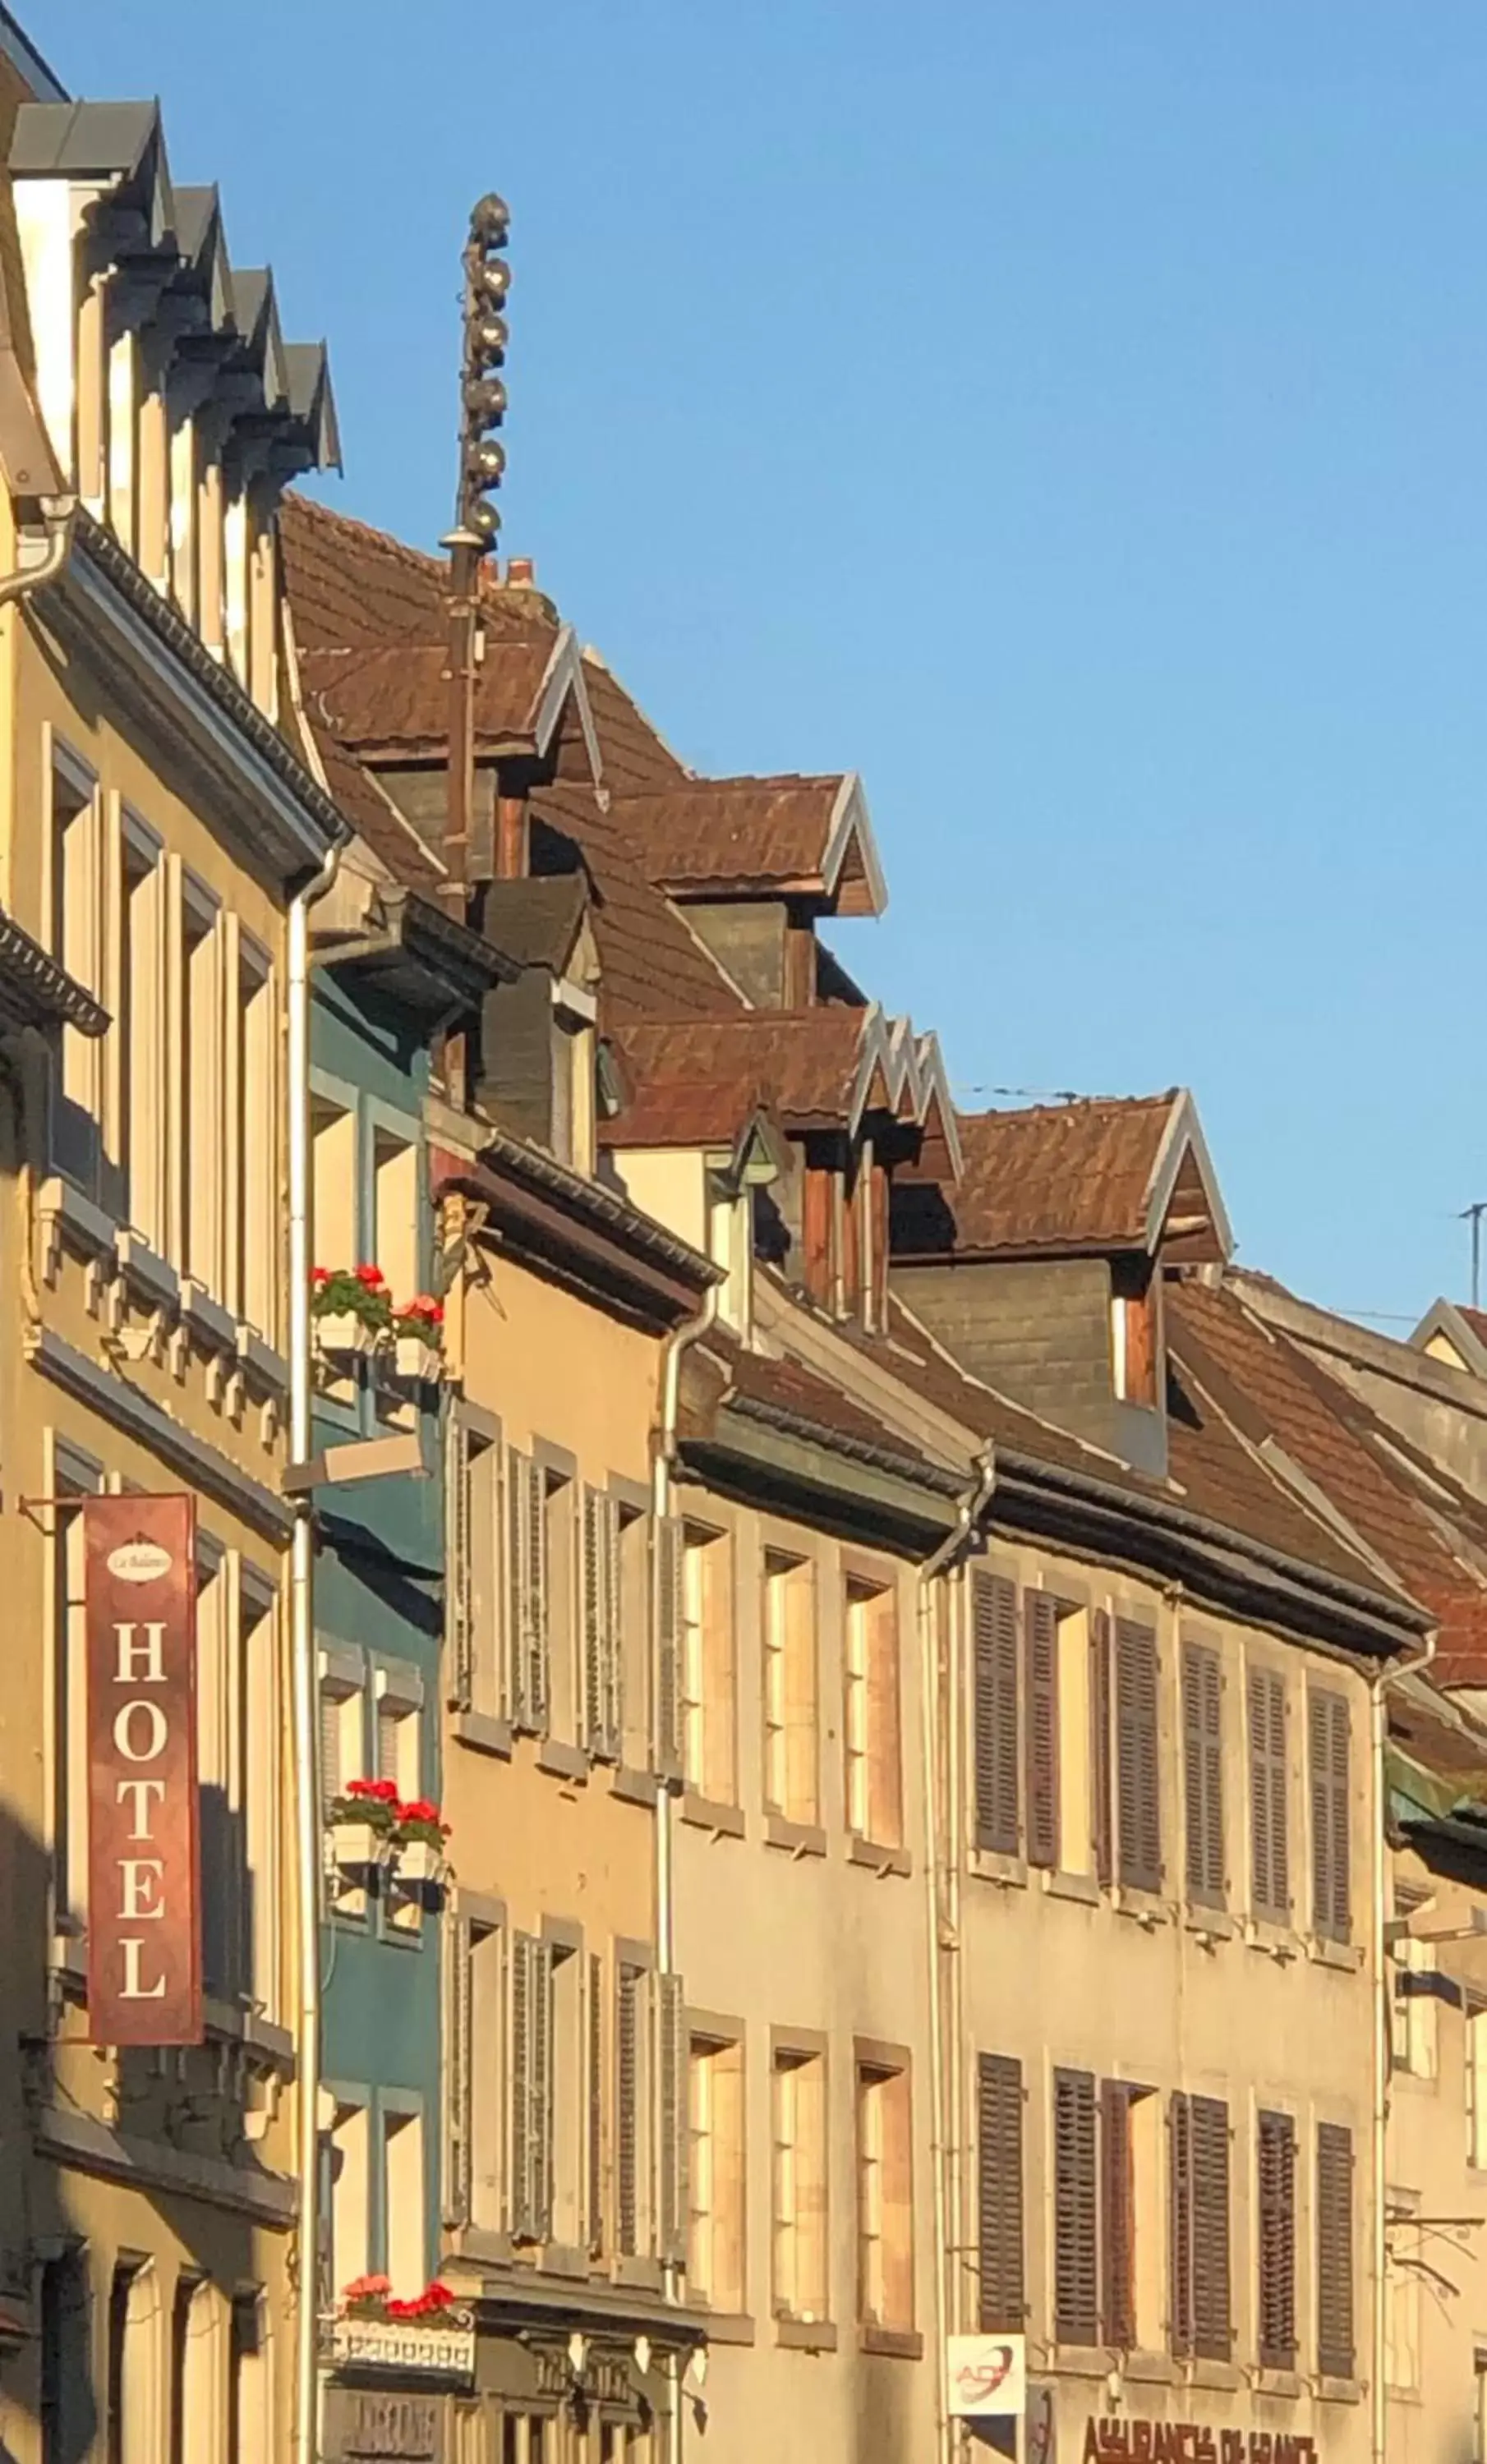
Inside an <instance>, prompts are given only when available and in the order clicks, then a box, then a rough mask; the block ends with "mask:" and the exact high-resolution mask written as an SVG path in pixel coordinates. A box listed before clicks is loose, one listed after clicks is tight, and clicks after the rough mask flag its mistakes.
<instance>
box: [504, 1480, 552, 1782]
mask: <svg viewBox="0 0 1487 2464" xmlns="http://www.w3.org/2000/svg"><path fill="white" fill-rule="evenodd" d="M546 1505H547V1487H546V1481H545V1479H544V1474H543V1469H542V1465H541V1464H540V1463H533V1461H532V1459H531V1457H530V1456H529V1455H521V1454H516V1453H512V1454H510V1455H508V1457H507V1461H506V1573H507V1593H508V1596H509V1600H510V1613H509V1617H508V1625H509V1631H510V1636H511V1668H512V1683H511V1711H512V1718H513V1720H514V1721H515V1723H516V1725H517V1727H521V1728H531V1729H534V1730H536V1731H537V1732H538V1733H539V1734H540V1733H541V1732H542V1730H543V1729H544V1728H545V1727H546V1725H547V1514H546Z"/></svg>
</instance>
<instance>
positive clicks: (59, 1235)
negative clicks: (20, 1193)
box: [36, 1177, 119, 1284]
mask: <svg viewBox="0 0 1487 2464" xmlns="http://www.w3.org/2000/svg"><path fill="white" fill-rule="evenodd" d="M36 1213H37V1216H38V1218H39V1220H40V1223H41V1228H42V1231H43V1233H44V1235H45V1238H46V1263H45V1265H44V1267H43V1270H42V1271H43V1273H44V1274H45V1276H46V1280H47V1282H48V1283H49V1284H55V1281H56V1276H57V1269H58V1267H59V1265H60V1264H61V1250H62V1245H63V1243H67V1244H69V1245H70V1246H71V1247H72V1248H73V1249H74V1250H76V1251H77V1252H78V1254H79V1255H80V1256H82V1257H84V1258H93V1259H100V1258H109V1259H115V1258H117V1256H118V1254H119V1253H118V1251H117V1250H116V1248H115V1246H114V1240H115V1234H116V1231H117V1228H118V1227H117V1226H116V1224H115V1222H114V1219H113V1217H112V1216H111V1215H105V1214H104V1212H103V1209H102V1208H101V1206H97V1205H95V1203H94V1201H93V1199H91V1198H85V1197H84V1196H83V1193H82V1191H81V1190H80V1189H78V1188H76V1187H75V1186H74V1184H73V1183H72V1181H70V1180H63V1179H61V1178H60V1177H55V1178H53V1179H51V1180H44V1181H43V1182H42V1184H41V1188H40V1190H39V1192H38V1193H37V1198H36Z"/></svg>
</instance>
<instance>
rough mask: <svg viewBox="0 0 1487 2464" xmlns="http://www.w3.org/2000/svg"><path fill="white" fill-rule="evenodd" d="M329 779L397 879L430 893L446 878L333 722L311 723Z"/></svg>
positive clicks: (339, 801)
mask: <svg viewBox="0 0 1487 2464" xmlns="http://www.w3.org/2000/svg"><path fill="white" fill-rule="evenodd" d="M312 733H313V735H314V737H315V748H316V751H317V753H318V754H319V756H320V760H321V767H322V770H323V771H324V774H325V785H326V790H327V792H328V793H329V795H330V796H331V797H332V798H333V799H334V801H335V803H336V804H337V806H338V807H339V809H340V810H341V812H343V813H344V816H345V818H346V820H347V821H348V822H349V823H350V825H351V826H352V828H353V829H354V830H355V832H356V834H357V836H358V838H360V839H363V840H365V842H366V845H367V847H370V848H371V850H372V853H373V854H374V855H375V856H377V857H378V858H379V859H380V860H381V862H382V863H383V864H385V865H386V866H387V868H388V872H389V873H390V874H391V875H392V878H393V880H394V881H401V882H402V883H403V885H404V887H405V889H408V890H416V891H422V893H423V894H424V895H425V896H426V897H427V896H428V895H430V894H431V893H432V892H433V891H436V890H437V888H438V885H439V883H440V882H441V881H442V880H443V878H444V867H443V865H442V864H441V863H440V861H439V859H438V857H437V855H436V854H435V852H434V850H433V848H432V847H430V846H429V845H428V842H427V841H426V840H425V839H423V838H422V837H420V835H419V833H418V832H417V831H416V830H415V829H414V828H413V826H412V825H411V823H410V822H407V821H405V820H404V818H403V816H402V814H401V813H400V812H399V811H398V810H397V808H396V806H395V805H394V804H392V803H390V802H389V801H388V798H387V797H386V796H385V795H384V794H383V791H382V789H381V788H380V787H379V786H378V785H377V783H376V781H375V780H374V779H373V778H372V776H371V774H370V773H369V772H368V771H366V770H364V769H363V768H362V765H361V763H360V762H359V761H353V760H352V759H351V756H350V755H349V754H348V753H346V752H344V751H343V749H342V747H341V745H340V744H339V743H338V742H337V740H336V737H334V736H333V735H332V734H331V732H330V730H329V729H328V728H318V727H312Z"/></svg>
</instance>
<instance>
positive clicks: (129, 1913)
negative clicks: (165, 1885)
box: [119, 1857, 166, 1918]
mask: <svg viewBox="0 0 1487 2464" xmlns="http://www.w3.org/2000/svg"><path fill="white" fill-rule="evenodd" d="M165 1870H166V1869H165V1866H164V1865H163V1864H162V1862H161V1860H160V1859H159V1858H158V1857H121V1858H120V1859H119V1887H120V1889H121V1891H122V1894H123V1906H122V1908H121V1909H120V1911H119V1913H120V1915H121V1916H122V1917H129V1918H134V1917H155V1918H160V1917H163V1916H164V1915H165V1913H166V1903H165V1901H164V1900H162V1899H157V1898H156V1897H155V1894H156V1892H157V1891H158V1890H159V1888H160V1878H161V1876H162V1874H163V1873H164V1872H165Z"/></svg>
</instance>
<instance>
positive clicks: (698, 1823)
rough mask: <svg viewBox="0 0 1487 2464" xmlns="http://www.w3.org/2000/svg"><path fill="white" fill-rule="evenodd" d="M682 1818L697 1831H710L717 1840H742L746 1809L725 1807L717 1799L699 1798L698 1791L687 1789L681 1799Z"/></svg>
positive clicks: (709, 1797)
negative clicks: (744, 1810) (744, 1811)
mask: <svg viewBox="0 0 1487 2464" xmlns="http://www.w3.org/2000/svg"><path fill="white" fill-rule="evenodd" d="M681 1818H682V1821H683V1822H690V1823H691V1825H692V1827H693V1829H694V1830H695V1831H710V1832H711V1833H712V1835H713V1837H714V1838H715V1839H742V1838H743V1807H742V1805H723V1804H722V1803H721V1802H720V1800H718V1799H717V1798H715V1797H711V1796H699V1794H698V1793H697V1791H696V1789H691V1788H689V1789H685V1790H684V1791H683V1792H682V1798H681Z"/></svg>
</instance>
